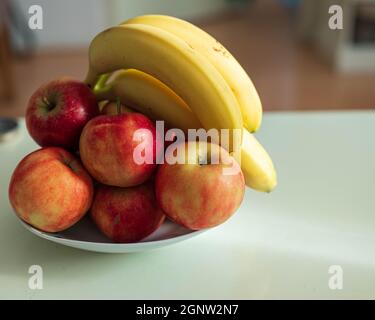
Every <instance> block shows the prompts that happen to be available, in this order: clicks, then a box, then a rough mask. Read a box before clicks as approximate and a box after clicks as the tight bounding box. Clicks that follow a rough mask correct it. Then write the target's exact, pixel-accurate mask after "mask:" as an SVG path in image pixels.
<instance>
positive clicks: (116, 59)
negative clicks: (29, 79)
mask: <svg viewBox="0 0 375 320" xmlns="http://www.w3.org/2000/svg"><path fill="white" fill-rule="evenodd" d="M130 68H134V69H138V70H141V71H144V72H146V73H148V74H150V75H152V76H154V77H155V78H157V79H159V80H160V81H162V82H163V83H164V84H166V85H167V86H168V87H170V88H171V89H172V90H173V91H174V92H175V93H176V94H177V95H178V96H180V97H181V98H182V99H183V100H184V101H185V102H186V103H187V104H188V105H189V107H190V108H191V110H192V111H193V112H194V114H195V115H196V116H197V118H198V120H199V122H200V123H201V124H202V125H203V127H204V128H205V129H207V130H208V129H211V128H217V129H241V128H242V116H241V111H240V108H239V106H238V103H237V99H236V98H235V96H234V94H233V92H232V90H231V89H230V87H229V85H228V83H227V82H226V81H225V79H224V78H223V77H222V75H221V74H220V73H219V72H218V71H217V70H216V68H215V67H214V66H213V65H212V64H211V63H209V61H208V60H207V59H206V58H205V57H204V56H203V55H202V54H200V53H199V52H198V51H197V50H195V49H194V48H192V47H190V46H189V45H188V44H187V43H186V42H184V41H183V40H181V39H179V38H178V37H176V36H175V35H173V34H171V33H169V32H166V31H164V30H162V29H160V28H156V27H153V26H148V25H142V24H131V25H121V26H116V27H112V28H110V29H107V30H105V31H103V32H101V33H99V34H98V35H97V36H96V37H95V38H94V39H93V41H92V42H91V44H90V49H89V72H88V74H87V77H86V83H88V84H89V85H91V86H92V87H94V86H95V84H96V82H97V81H98V79H99V77H100V75H101V74H106V73H110V72H113V71H116V70H119V69H130ZM230 141H233V140H232V137H231V139H230ZM229 149H230V151H239V150H233V145H231V146H230V148H229Z"/></svg>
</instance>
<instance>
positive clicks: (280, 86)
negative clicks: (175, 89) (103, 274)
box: [0, 2, 375, 116]
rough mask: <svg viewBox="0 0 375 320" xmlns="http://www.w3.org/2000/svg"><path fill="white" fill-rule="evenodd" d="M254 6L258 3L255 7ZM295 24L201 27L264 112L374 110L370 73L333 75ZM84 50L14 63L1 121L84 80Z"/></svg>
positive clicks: (270, 13) (257, 12)
mask: <svg viewBox="0 0 375 320" xmlns="http://www.w3.org/2000/svg"><path fill="white" fill-rule="evenodd" d="M258 3H259V2H258ZM293 20H294V18H293V16H292V15H290V13H289V12H286V11H285V9H283V8H280V7H273V8H271V9H270V8H265V7H262V5H259V7H253V8H252V9H251V10H247V11H246V12H242V13H241V14H226V15H223V16H221V17H220V18H215V19H214V18H213V19H209V20H206V21H205V22H204V23H200V25H201V27H203V28H204V29H205V30H207V31H208V32H210V33H211V34H212V35H214V36H215V37H216V38H217V39H218V40H219V41H221V42H222V43H223V44H224V45H225V46H226V47H227V48H228V49H229V50H230V51H231V52H232V53H233V55H234V56H236V57H237V59H238V60H239V61H240V63H241V64H242V65H243V66H244V68H245V69H246V70H247V71H248V73H249V75H250V76H251V78H252V79H253V82H254V83H255V85H256V87H257V89H258V91H259V94H260V96H261V99H262V101H263V106H264V109H265V110H317V109H369V108H375V73H372V74H370V73H369V74H349V75H348V74H337V73H335V72H333V71H332V70H331V69H330V67H329V66H327V65H326V64H325V63H324V62H322V61H321V60H320V59H319V57H318V56H317V55H316V54H315V53H314V51H313V50H312V49H311V48H309V47H307V46H305V45H301V44H300V42H299V41H297V37H296V35H295V25H294V21H293ZM86 70H87V52H86V50H85V49H84V50H63V51H61V52H54V53H53V52H52V53H51V52H49V53H39V54H38V55H36V56H34V57H33V58H32V59H27V60H26V59H25V60H17V61H15V63H14V74H15V79H16V97H15V99H13V100H12V101H4V100H3V101H0V115H1V116H21V115H23V113H24V110H25V108H26V106H27V101H28V98H29V96H30V95H31V94H32V92H33V91H34V90H35V89H36V88H37V87H38V86H39V85H40V84H42V83H44V82H47V81H49V80H51V79H54V78H57V77H60V76H63V75H68V76H72V77H74V78H77V79H83V78H84V75H85V72H86Z"/></svg>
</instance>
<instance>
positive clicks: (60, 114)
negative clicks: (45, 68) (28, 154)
mask: <svg viewBox="0 0 375 320" xmlns="http://www.w3.org/2000/svg"><path fill="white" fill-rule="evenodd" d="M98 114H99V107H98V104H97V101H96V98H95V95H94V94H93V92H92V91H91V89H90V88H89V87H88V86H87V85H85V84H84V83H83V82H80V81H76V80H72V79H69V78H60V79H57V80H54V81H51V82H49V83H47V84H45V85H43V86H41V87H40V88H39V89H38V90H37V91H36V92H35V93H34V94H33V95H32V96H31V98H30V100H29V103H28V106H27V110H26V126H27V129H28V131H29V134H30V136H31V137H32V138H33V139H34V140H35V142H36V143H38V144H39V145H40V146H42V147H45V146H58V147H62V148H66V149H73V150H75V149H76V148H77V147H78V142H79V137H80V135H81V131H82V129H83V127H84V126H85V124H86V123H87V122H88V121H89V120H90V119H92V118H94V117H95V116H97V115H98Z"/></svg>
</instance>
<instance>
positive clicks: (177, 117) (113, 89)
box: [95, 69, 202, 133]
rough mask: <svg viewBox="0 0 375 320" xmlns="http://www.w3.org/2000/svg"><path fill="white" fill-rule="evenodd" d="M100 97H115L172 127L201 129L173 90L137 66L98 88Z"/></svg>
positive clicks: (104, 98)
mask: <svg viewBox="0 0 375 320" xmlns="http://www.w3.org/2000/svg"><path fill="white" fill-rule="evenodd" d="M95 94H96V96H97V99H98V100H112V101H114V100H116V99H117V98H118V99H120V101H121V103H123V104H124V105H126V106H130V107H131V108H132V109H134V110H137V111H139V112H141V113H143V114H145V115H146V116H148V117H150V118H151V119H153V120H164V121H165V122H166V125H167V127H169V128H180V129H182V130H184V132H185V133H187V131H188V129H199V128H202V125H201V124H200V122H199V120H198V119H197V117H196V116H195V114H194V113H193V112H192V111H191V110H190V108H189V107H188V105H187V104H186V103H185V101H184V100H182V99H181V98H180V97H179V96H178V95H177V94H176V93H174V91H172V90H171V89H170V88H169V87H167V86H166V85H165V84H164V83H162V82H161V81H159V80H158V79H156V78H154V77H153V76H150V75H149V74H147V73H144V72H142V71H139V70H135V69H127V70H122V71H120V72H119V73H118V74H116V76H115V78H114V80H113V81H111V82H109V83H108V84H107V85H104V86H102V88H101V89H98V90H95Z"/></svg>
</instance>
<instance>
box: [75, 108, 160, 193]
mask: <svg viewBox="0 0 375 320" xmlns="http://www.w3.org/2000/svg"><path fill="white" fill-rule="evenodd" d="M138 129H142V130H145V131H147V133H148V134H144V135H143V134H142V141H135V140H134V139H133V137H134V134H135V132H136V131H137V130H138ZM156 139H159V135H157V134H156V129H155V126H154V124H153V122H152V121H151V120H150V119H148V118H147V117H146V116H144V115H142V114H140V113H135V112H134V113H124V114H120V115H114V116H105V115H103V116H99V117H96V118H94V119H92V120H90V121H89V122H88V123H87V125H86V126H85V127H84V129H83V131H82V135H81V138H80V145H79V150H80V156H81V159H82V162H83V164H84V166H85V168H86V169H87V170H88V172H89V173H90V174H91V175H92V177H93V178H94V179H96V180H97V181H98V182H100V183H103V184H106V185H110V186H116V187H132V186H136V185H139V184H142V183H143V182H145V181H146V180H147V179H149V178H150V176H151V175H152V173H153V172H154V170H155V168H156V157H157V156H158V154H157V153H158V152H159V151H158V150H156ZM140 143H142V145H143V146H144V148H145V149H147V150H150V151H151V152H152V161H151V162H152V163H143V164H137V163H136V162H135V161H134V158H133V153H134V150H135V148H137V146H138V145H139V144H140Z"/></svg>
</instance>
